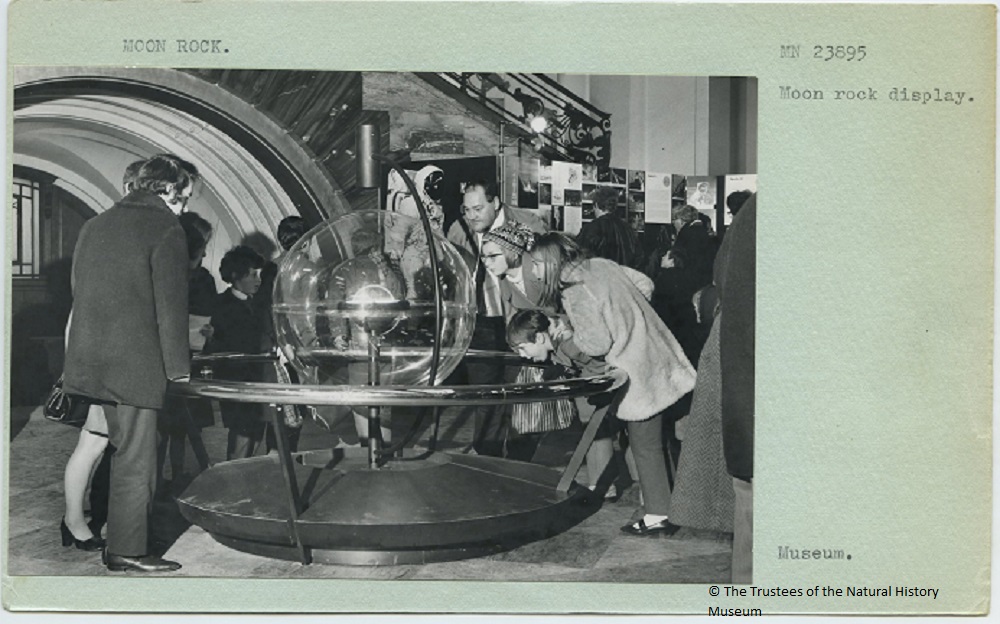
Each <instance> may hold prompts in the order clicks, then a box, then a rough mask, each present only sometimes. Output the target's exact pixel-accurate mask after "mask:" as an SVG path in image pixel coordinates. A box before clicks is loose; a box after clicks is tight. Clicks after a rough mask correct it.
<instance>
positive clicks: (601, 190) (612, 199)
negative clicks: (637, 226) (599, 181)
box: [594, 186, 618, 214]
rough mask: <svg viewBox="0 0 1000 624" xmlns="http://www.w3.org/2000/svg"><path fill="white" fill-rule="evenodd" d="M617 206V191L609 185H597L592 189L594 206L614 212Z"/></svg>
mask: <svg viewBox="0 0 1000 624" xmlns="http://www.w3.org/2000/svg"><path fill="white" fill-rule="evenodd" d="M617 207H618V191H617V189H615V188H613V187H611V186H599V187H597V190H596V191H594V208H599V209H601V210H603V211H604V212H610V213H611V214H615V213H616V212H617V211H616V210H615V209H616V208H617Z"/></svg>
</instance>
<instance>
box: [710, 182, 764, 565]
mask: <svg viewBox="0 0 1000 624" xmlns="http://www.w3.org/2000/svg"><path fill="white" fill-rule="evenodd" d="M756 254H757V196H756V195H752V196H751V197H750V199H748V200H747V201H746V203H744V204H743V207H742V208H741V209H740V210H739V214H737V215H736V216H735V217H734V218H733V222H732V225H730V226H729V231H728V232H727V233H726V236H725V238H724V239H723V241H722V248H721V249H720V250H719V255H718V257H717V258H716V262H715V282H716V285H717V287H718V289H719V300H720V307H721V310H722V316H721V318H720V319H719V321H720V325H719V351H720V353H719V355H720V358H719V361H720V365H721V370H722V447H723V451H724V453H725V456H726V467H727V468H728V470H729V474H731V475H732V476H733V491H734V492H735V495H736V498H735V509H734V511H733V578H732V581H733V582H734V583H750V582H751V581H752V579H751V576H752V571H753V566H752V564H753V444H754V419H755V411H754V324H755V319H756V309H755V306H756V284H757V282H756V275H757V256H756Z"/></svg>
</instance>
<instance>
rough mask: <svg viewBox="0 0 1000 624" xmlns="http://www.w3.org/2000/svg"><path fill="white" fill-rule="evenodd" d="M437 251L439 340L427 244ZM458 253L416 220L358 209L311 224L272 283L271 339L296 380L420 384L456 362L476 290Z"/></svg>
mask: <svg viewBox="0 0 1000 624" xmlns="http://www.w3.org/2000/svg"><path fill="white" fill-rule="evenodd" d="M431 244H433V245H434V249H435V251H436V255H437V258H438V289H439V290H440V293H441V299H442V310H441V330H440V339H438V338H437V337H436V332H435V303H434V291H435V288H434V280H433V274H432V270H431V263H430V245H431ZM470 266H472V264H471V263H470V258H469V257H468V254H467V252H465V250H459V248H457V247H455V246H454V245H452V244H451V243H450V242H448V241H447V240H446V239H445V238H444V237H443V236H441V234H440V232H439V231H434V235H433V237H432V240H431V241H430V243H429V242H428V240H427V237H426V235H425V232H424V230H423V227H422V225H421V223H420V221H419V220H417V219H414V218H412V217H407V216H404V215H400V214H396V213H391V212H385V211H381V210H372V211H359V212H354V213H351V214H348V215H345V216H342V217H338V218H333V219H330V220H328V221H325V222H323V223H321V224H320V225H318V226H316V227H315V228H313V229H312V230H310V231H309V232H307V233H306V234H305V236H303V237H302V239H301V240H299V241H298V242H297V243H296V244H295V245H294V246H293V247H292V248H291V249H290V250H289V251H288V252H287V253H286V254H285V256H284V258H283V259H282V260H281V263H280V265H279V267H278V276H277V279H276V280H275V285H274V304H273V309H272V314H273V316H274V326H275V333H276V336H277V341H278V346H279V347H280V348H281V350H282V351H283V352H284V354H285V356H286V357H287V358H288V360H289V361H290V362H291V364H292V366H294V367H295V369H296V370H297V371H298V373H299V375H300V377H302V379H303V381H304V382H306V383H311V384H331V385H369V384H378V385H426V384H428V382H429V381H430V372H431V362H432V360H433V346H434V344H435V342H439V344H440V357H439V359H438V369H437V373H436V375H435V380H434V381H435V383H441V381H442V380H443V379H444V378H445V377H446V376H447V375H448V374H449V373H451V371H453V370H454V369H455V367H456V366H457V365H458V363H459V361H460V360H461V359H462V357H463V356H464V355H465V352H466V350H467V349H468V347H469V342H470V341H471V339H472V330H473V325H474V323H475V313H476V302H475V288H474V284H473V282H472V277H471V272H470V269H469V267H470Z"/></svg>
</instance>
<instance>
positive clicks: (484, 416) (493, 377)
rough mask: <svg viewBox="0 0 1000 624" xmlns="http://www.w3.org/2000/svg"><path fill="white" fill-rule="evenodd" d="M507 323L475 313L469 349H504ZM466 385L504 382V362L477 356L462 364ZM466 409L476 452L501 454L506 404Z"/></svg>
mask: <svg viewBox="0 0 1000 624" xmlns="http://www.w3.org/2000/svg"><path fill="white" fill-rule="evenodd" d="M506 332H507V327H506V323H505V322H504V318H503V317H487V316H479V317H476V328H475V330H474V331H473V332H472V343H471V344H470V345H469V346H470V348H472V349H485V350H489V351H508V348H507V338H506ZM466 367H467V371H468V380H469V385H479V384H491V385H492V384H502V383H503V382H504V365H503V364H502V363H497V362H487V361H484V360H479V361H476V362H469V363H468V364H466ZM466 409H469V410H472V413H473V417H474V419H475V420H474V422H475V434H474V437H473V439H472V448H474V449H475V450H476V453H478V454H479V455H490V456H493V457H502V456H503V446H504V439H505V438H506V437H507V430H508V428H509V423H508V421H509V418H508V417H507V413H508V411H509V406H507V405H476V406H470V407H468V408H466Z"/></svg>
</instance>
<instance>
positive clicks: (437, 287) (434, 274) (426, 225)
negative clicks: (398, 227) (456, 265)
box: [372, 154, 444, 386]
mask: <svg viewBox="0 0 1000 624" xmlns="http://www.w3.org/2000/svg"><path fill="white" fill-rule="evenodd" d="M372 159H374V160H377V161H379V162H383V163H385V164H387V165H389V166H390V167H392V168H393V169H394V170H395V171H396V172H397V173H398V174H399V176H400V177H401V178H402V179H403V183H404V184H405V185H406V188H407V189H408V190H409V191H410V194H411V195H412V196H413V202H414V203H415V204H416V205H417V212H418V213H419V214H420V224H421V225H422V226H423V229H424V236H426V237H427V251H428V255H429V256H430V261H431V279H432V280H434V346H433V348H434V352H433V355H432V356H431V368H430V377H429V381H428V383H429V384H430V385H432V386H433V385H434V384H435V383H436V381H437V372H438V360H439V359H440V358H441V319H442V317H443V316H444V305H443V303H442V301H441V281H440V277H439V275H438V257H437V249H436V247H435V240H434V231H433V230H432V228H431V221H430V217H428V215H427V207H426V206H424V201H423V200H422V199H420V192H419V191H418V190H417V186H416V185H415V184H414V183H413V180H411V179H410V176H409V175H407V174H406V171H405V170H404V169H403V167H401V166H400V164H399V163H397V162H396V161H395V160H393V159H392V158H390V157H388V156H385V155H383V154H372Z"/></svg>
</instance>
